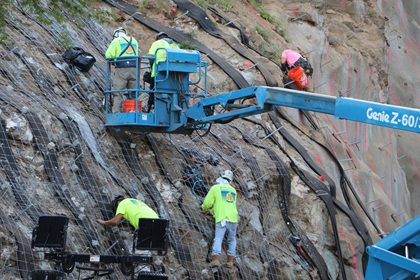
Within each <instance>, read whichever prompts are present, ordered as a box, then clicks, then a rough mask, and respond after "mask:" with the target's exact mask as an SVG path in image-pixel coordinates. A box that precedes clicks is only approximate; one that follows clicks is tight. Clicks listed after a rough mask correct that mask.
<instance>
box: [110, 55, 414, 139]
mask: <svg viewBox="0 0 420 280" xmlns="http://www.w3.org/2000/svg"><path fill="white" fill-rule="evenodd" d="M165 51H166V60H165V61H163V62H160V63H158V64H157V67H155V71H156V75H155V89H154V90H152V91H150V90H145V89H139V88H138V87H137V88H136V89H132V90H128V91H127V90H123V91H115V90H109V71H107V83H106V96H107V98H106V100H107V101H106V104H107V107H108V100H109V95H112V94H115V93H117V92H119V93H121V92H123V93H127V92H131V93H133V92H134V93H135V98H136V100H138V95H139V93H142V92H146V93H148V94H150V93H152V92H153V93H154V108H155V109H154V113H145V112H141V108H137V105H136V110H135V112H127V113H115V114H110V113H109V112H108V111H107V114H106V126H107V127H110V128H114V129H116V128H118V129H123V130H127V131H130V132H142V133H147V132H162V133H183V134H190V133H192V132H193V131H194V130H196V129H203V128H206V127H207V126H208V125H209V124H211V123H226V122H229V121H232V120H234V119H237V118H243V117H246V116H250V115H256V114H261V113H264V112H268V111H271V110H273V109H274V107H275V106H285V107H291V108H297V109H302V110H308V111H314V112H319V113H324V114H330V115H334V116H336V117H337V118H340V119H346V120H352V121H357V122H364V123H369V124H373V125H379V126H386V127H391V128H396V129H401V130H407V131H411V132H416V133H419V132H420V110H419V109H414V108H406V107H400V106H393V105H388V104H382V103H375V102H370V101H365V100H358V99H353V98H343V97H337V98H336V97H331V96H327V95H322V94H317V93H308V92H303V91H297V90H292V89H285V88H272V87H265V86H257V87H249V88H245V89H240V90H236V91H232V92H227V93H222V94H218V95H215V96H208V95H207V63H205V62H202V61H201V58H200V53H199V52H197V51H188V50H179V49H166V50H165ZM148 58H150V57H138V58H134V59H137V67H136V72H137V73H139V71H140V70H141V67H139V66H140V65H142V64H144V63H146V64H147V63H148ZM124 59H126V58H124ZM112 62H115V60H112V61H108V64H109V63H112ZM109 68H110V67H108V68H107V70H108V69H109ZM191 74H195V75H197V74H198V75H197V80H196V81H193V82H190V75H191ZM202 81H203V83H204V88H203V89H202V92H200V93H195V92H192V91H191V90H190V86H192V85H198V84H199V83H200V82H202ZM136 84H137V85H139V81H138V80H137V81H136ZM250 98H255V99H256V104H250V105H244V104H242V103H241V104H238V103H234V102H235V101H244V100H245V99H250ZM136 104H137V102H136ZM217 106H219V107H222V109H225V110H218V111H219V113H217V114H214V111H215V108H217ZM226 109H227V110H226Z"/></svg>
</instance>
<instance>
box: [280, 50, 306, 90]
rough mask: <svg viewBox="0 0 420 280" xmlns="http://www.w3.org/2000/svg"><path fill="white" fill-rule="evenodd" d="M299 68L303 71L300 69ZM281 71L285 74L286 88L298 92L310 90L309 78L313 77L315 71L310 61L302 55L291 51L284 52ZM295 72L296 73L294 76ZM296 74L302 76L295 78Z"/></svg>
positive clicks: (284, 82)
mask: <svg viewBox="0 0 420 280" xmlns="http://www.w3.org/2000/svg"><path fill="white" fill-rule="evenodd" d="M299 67H300V68H301V69H298V68H299ZM281 70H282V71H283V72H284V73H283V85H284V87H286V88H290V89H297V90H306V91H307V90H308V88H307V85H308V84H309V80H308V76H312V72H313V70H312V66H311V64H310V63H309V62H308V60H307V59H306V58H305V57H303V56H302V55H301V54H300V53H298V52H296V51H293V50H290V49H286V50H284V51H283V52H282V53H281ZM289 71H290V73H289ZM293 72H295V73H294V74H292V73H293ZM296 72H298V73H299V72H300V74H298V77H293V76H296ZM292 77H293V78H292Z"/></svg>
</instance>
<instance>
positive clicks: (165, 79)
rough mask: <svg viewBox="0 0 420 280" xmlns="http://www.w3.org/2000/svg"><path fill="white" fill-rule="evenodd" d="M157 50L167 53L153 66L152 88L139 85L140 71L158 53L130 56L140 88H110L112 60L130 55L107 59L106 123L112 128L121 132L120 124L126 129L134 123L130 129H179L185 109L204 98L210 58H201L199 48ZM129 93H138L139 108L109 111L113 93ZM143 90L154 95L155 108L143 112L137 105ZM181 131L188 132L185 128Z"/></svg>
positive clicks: (154, 130) (136, 94)
mask: <svg viewBox="0 0 420 280" xmlns="http://www.w3.org/2000/svg"><path fill="white" fill-rule="evenodd" d="M158 51H160V52H164V55H163V58H162V55H161V53H160V57H159V58H158V61H157V63H156V64H155V67H152V69H153V70H152V71H155V75H152V76H154V77H153V80H152V83H153V82H154V87H153V88H152V89H150V90H147V89H141V88H138V87H139V86H140V82H141V75H140V72H141V71H142V70H143V69H144V68H146V67H147V68H148V67H150V65H149V64H150V63H153V62H156V61H155V59H156V55H154V56H141V57H131V58H128V59H134V60H136V78H137V80H136V85H137V88H135V89H129V90H124V89H123V90H112V89H110V88H111V85H110V76H111V75H110V74H111V71H112V68H111V65H112V63H116V62H118V61H126V60H127V58H126V57H124V58H120V59H112V60H108V62H107V63H108V64H107V71H106V78H107V79H106V91H105V92H106V101H105V103H106V107H107V109H106V126H107V127H108V128H112V130H111V131H115V132H116V133H119V132H122V131H121V129H120V128H121V127H122V128H123V129H124V128H127V127H131V128H132V129H129V131H130V132H134V131H136V132H137V131H138V132H163V131H166V130H168V131H176V130H178V128H180V127H183V126H184V124H185V123H186V122H185V121H184V120H183V118H184V115H183V113H182V112H184V111H185V110H187V109H188V108H189V107H190V106H191V105H192V103H194V102H195V101H196V100H201V99H202V98H205V97H206V96H207V94H208V92H207V62H204V61H202V60H201V56H200V53H199V52H197V51H193V50H181V49H158V50H157V51H156V54H157V52H158ZM149 60H150V61H149ZM114 71H115V70H114ZM191 74H192V75H196V76H194V78H193V79H192V80H191V79H190V75H191ZM193 87H194V88H193ZM129 93H132V94H134V93H135V99H134V100H133V101H135V102H136V110H132V111H130V112H115V111H114V112H113V113H110V112H109V108H110V106H109V100H110V97H111V96H112V95H113V94H129ZM142 93H146V94H147V95H148V96H149V98H153V102H152V103H153V105H154V111H153V112H149V111H148V112H144V110H143V111H142V110H141V108H138V100H139V96H140V95H141V94H142ZM142 99H143V98H142ZM143 101H144V100H143ZM133 105H134V104H133ZM190 130H191V129H190ZM180 133H185V131H182V132H180ZM187 133H188V132H187Z"/></svg>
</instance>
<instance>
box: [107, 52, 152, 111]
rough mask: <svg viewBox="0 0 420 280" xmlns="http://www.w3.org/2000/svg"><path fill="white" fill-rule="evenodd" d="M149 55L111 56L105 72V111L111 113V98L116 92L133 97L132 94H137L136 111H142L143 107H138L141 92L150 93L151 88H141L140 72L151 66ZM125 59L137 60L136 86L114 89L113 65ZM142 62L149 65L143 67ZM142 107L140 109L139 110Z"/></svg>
mask: <svg viewBox="0 0 420 280" xmlns="http://www.w3.org/2000/svg"><path fill="white" fill-rule="evenodd" d="M147 58H148V57H146V56H143V57H142V56H130V57H120V58H111V59H107V65H106V72H105V77H106V80H105V113H106V114H109V113H110V112H109V107H110V106H109V104H110V99H111V97H112V96H113V95H115V94H124V95H128V96H127V97H131V96H132V94H135V101H136V108H135V111H136V112H139V111H141V108H138V98H139V92H140V93H142V92H146V93H149V92H150V91H149V90H145V89H141V88H140V80H141V79H140V74H141V70H142V69H145V68H150V65H149V59H147ZM125 61H135V62H136V66H135V68H136V75H135V77H136V80H135V88H132V89H121V90H113V89H112V87H111V85H112V81H111V78H110V76H111V74H112V65H115V64H116V63H118V62H125ZM142 64H146V65H148V66H145V67H141V66H142ZM130 93H131V94H130ZM139 109H140V110H139Z"/></svg>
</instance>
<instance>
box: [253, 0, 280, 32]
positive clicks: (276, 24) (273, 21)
mask: <svg viewBox="0 0 420 280" xmlns="http://www.w3.org/2000/svg"><path fill="white" fill-rule="evenodd" d="M248 1H249V3H250V4H251V5H252V6H253V7H254V8H255V9H256V10H257V11H258V13H259V14H260V16H261V17H262V18H263V19H265V20H266V21H268V22H269V23H271V24H272V25H274V29H275V31H276V32H277V33H278V34H280V35H281V36H283V34H284V28H283V26H282V24H281V22H280V20H278V19H277V18H276V17H275V16H273V15H271V14H270V13H269V12H267V11H266V10H264V8H263V7H262V6H261V3H258V2H257V1H256V0H248Z"/></svg>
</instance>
